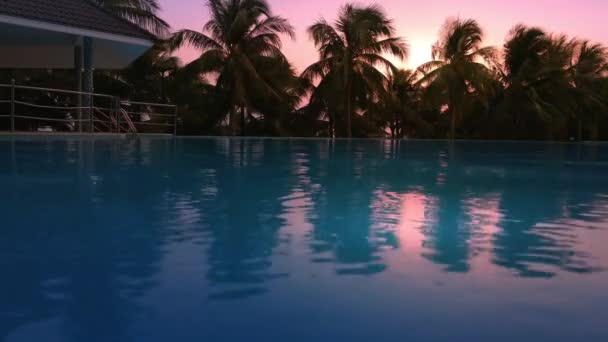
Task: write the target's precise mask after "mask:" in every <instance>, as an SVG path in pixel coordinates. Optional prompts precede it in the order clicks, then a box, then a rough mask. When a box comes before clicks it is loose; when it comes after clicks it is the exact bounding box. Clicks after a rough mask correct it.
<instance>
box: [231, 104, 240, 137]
mask: <svg viewBox="0 0 608 342" xmlns="http://www.w3.org/2000/svg"><path fill="white" fill-rule="evenodd" d="M236 116H237V114H236V108H235V107H232V108H231V109H230V129H231V134H232V136H236V135H237V131H238V122H237V119H236Z"/></svg>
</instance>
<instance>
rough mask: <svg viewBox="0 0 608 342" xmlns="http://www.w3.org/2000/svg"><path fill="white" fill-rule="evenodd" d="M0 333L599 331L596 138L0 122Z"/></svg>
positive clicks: (602, 304)
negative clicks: (419, 136) (241, 135)
mask: <svg viewBox="0 0 608 342" xmlns="http://www.w3.org/2000/svg"><path fill="white" fill-rule="evenodd" d="M0 161H1V162H0V189H1V190H0V194H1V196H0V204H1V205H0V219H1V220H2V221H1V222H2V224H1V226H2V228H1V229H0V269H1V270H2V277H1V281H0V340H2V341H7V342H9V341H10V342H13V341H313V340H318V341H340V340H350V341H371V340H378V341H415V340H418V341H572V340H575V339H581V340H584V341H607V340H608V325H606V322H605V320H606V317H608V291H607V289H608V274H607V273H606V272H605V269H606V267H607V266H608V247H606V246H607V245H608V177H607V175H608V145H606V146H602V145H568V144H543V143H496V142H458V143H454V144H450V143H448V142H424V141H411V142H390V141H380V140H370V141H366V140H352V141H348V140H342V141H340V140H339V141H333V142H332V141H326V140H278V139H277V140H273V139H227V138H225V139H224V138H218V139H189V138H183V139H181V138H180V139H164V138H140V139H113V138H90V137H89V138H78V137H71V138H49V137H47V138H37V139H33V138H16V139H10V138H0Z"/></svg>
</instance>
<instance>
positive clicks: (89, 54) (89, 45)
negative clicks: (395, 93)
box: [82, 37, 94, 133]
mask: <svg viewBox="0 0 608 342" xmlns="http://www.w3.org/2000/svg"><path fill="white" fill-rule="evenodd" d="M82 61H83V67H84V75H83V92H85V93H87V94H90V93H92V92H93V90H94V88H93V39H92V38H91V37H84V38H83V39H82ZM84 107H88V109H86V111H87V112H88V116H87V118H88V119H89V122H90V123H89V131H90V132H91V133H92V132H93V125H92V123H93V121H92V120H93V110H92V107H93V97H92V96H91V95H85V103H84Z"/></svg>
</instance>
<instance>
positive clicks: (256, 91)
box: [172, 0, 299, 134]
mask: <svg viewBox="0 0 608 342" xmlns="http://www.w3.org/2000/svg"><path fill="white" fill-rule="evenodd" d="M207 5H208V7H209V10H210V12H211V19H210V20H209V21H208V22H207V23H206V24H205V26H204V28H203V32H196V31H193V30H181V31H179V32H177V33H175V34H174V36H173V38H172V41H173V42H172V43H173V47H174V48H178V47H181V46H183V45H186V44H187V45H191V46H193V47H195V48H198V49H200V50H202V51H203V53H202V55H201V56H200V57H199V58H198V59H197V60H195V61H194V62H192V63H193V64H194V65H196V66H198V68H199V70H200V72H201V73H202V74H214V75H217V86H218V88H219V89H221V90H222V91H224V92H225V93H226V97H227V98H228V99H230V103H229V104H228V107H229V108H228V111H229V112H230V124H231V126H232V132H233V134H237V133H238V130H239V127H241V129H242V128H244V124H245V120H246V111H247V110H260V109H261V108H262V107H266V108H269V107H276V103H288V104H295V103H296V102H297V101H298V100H299V98H297V97H296V96H295V95H294V92H295V89H294V87H292V86H293V85H294V84H292V81H293V83H295V75H294V71H293V70H292V68H291V65H290V64H289V62H288V61H287V59H286V58H285V56H284V55H283V53H282V52H281V35H286V36H288V37H291V38H293V37H294V35H295V33H294V29H293V27H292V26H291V25H290V24H289V23H288V22H287V20H286V19H283V18H282V17H279V16H275V15H273V14H272V12H271V11H270V7H269V5H268V3H267V2H266V1H265V0H208V1H207ZM270 102H272V104H275V105H270ZM237 110H240V114H241V118H240V122H238V121H237ZM241 133H242V131H241Z"/></svg>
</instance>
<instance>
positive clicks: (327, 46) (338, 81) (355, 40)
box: [302, 4, 407, 137]
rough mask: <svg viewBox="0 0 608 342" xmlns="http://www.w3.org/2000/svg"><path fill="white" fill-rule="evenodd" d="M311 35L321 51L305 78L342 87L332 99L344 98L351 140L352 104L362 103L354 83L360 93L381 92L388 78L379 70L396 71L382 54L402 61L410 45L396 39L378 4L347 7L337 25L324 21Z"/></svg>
mask: <svg viewBox="0 0 608 342" xmlns="http://www.w3.org/2000/svg"><path fill="white" fill-rule="evenodd" d="M308 32H309V34H310V36H311V37H312V39H313V41H314V43H315V46H316V47H317V49H318V50H319V58H320V59H319V61H317V62H316V63H314V64H312V65H311V66H309V67H308V68H307V69H306V70H305V71H304V72H303V73H302V77H303V78H305V79H307V80H308V81H309V82H311V83H314V82H315V81H318V80H319V79H320V85H321V89H325V87H326V86H329V85H331V86H335V85H338V86H339V88H338V89H336V88H333V89H334V91H335V92H334V95H333V96H336V95H341V97H342V101H343V106H344V108H342V111H343V112H344V114H345V116H346V133H347V136H348V137H352V117H353V114H354V108H353V103H354V102H356V101H357V100H362V99H361V98H359V99H357V96H355V93H356V92H355V89H354V86H355V84H357V85H358V87H359V89H356V90H358V91H359V93H367V94H368V95H370V93H369V92H361V91H360V90H361V88H362V87H368V88H369V90H370V91H371V92H372V93H373V92H375V91H377V90H380V89H381V88H382V85H383V83H384V81H385V80H386V76H385V75H384V74H383V73H382V72H380V71H379V70H378V69H376V67H377V66H380V67H384V68H386V69H394V68H395V67H394V66H393V64H392V63H391V62H390V61H389V60H388V59H386V57H384V56H383V54H391V55H393V56H395V57H397V58H399V59H403V58H405V57H406V55H407V46H406V44H405V42H404V41H403V39H402V38H399V37H395V36H394V35H395V28H394V27H393V23H392V21H391V20H389V19H388V18H387V16H386V14H385V13H384V11H383V10H382V9H381V8H380V7H378V6H376V5H370V6H365V7H361V6H358V5H353V4H347V5H345V6H344V7H342V9H341V10H340V13H339V15H338V20H337V21H336V22H335V24H334V25H331V24H330V23H328V22H327V21H326V20H325V19H323V18H321V19H319V20H317V22H316V23H315V24H313V25H312V26H310V27H309V28H308ZM340 88H341V89H340ZM334 119H335V118H334Z"/></svg>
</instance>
